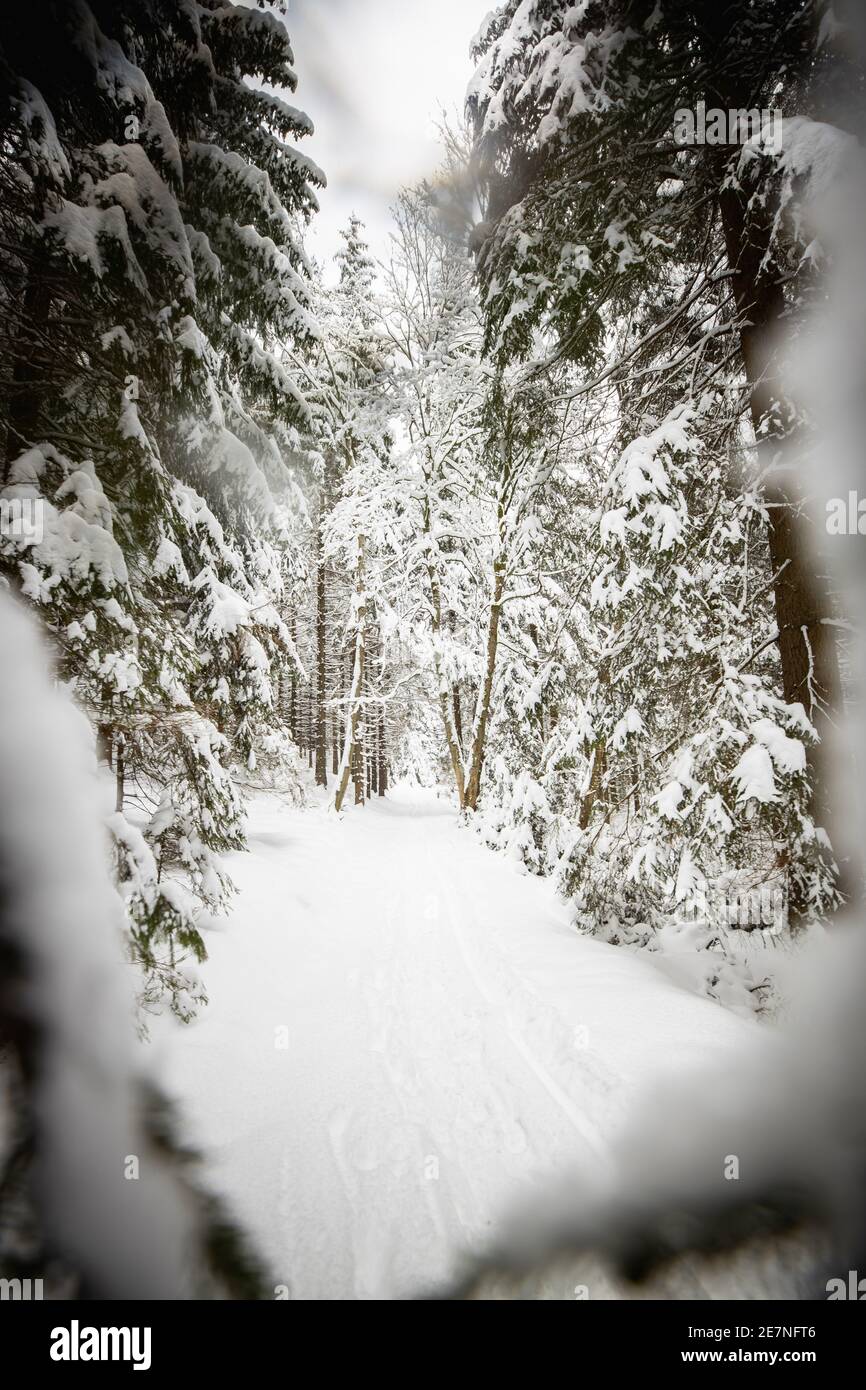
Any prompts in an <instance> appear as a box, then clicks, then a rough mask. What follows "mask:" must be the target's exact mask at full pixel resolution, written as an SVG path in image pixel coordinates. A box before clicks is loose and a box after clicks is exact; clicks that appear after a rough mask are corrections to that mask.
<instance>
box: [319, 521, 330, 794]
mask: <svg viewBox="0 0 866 1390" xmlns="http://www.w3.org/2000/svg"><path fill="white" fill-rule="evenodd" d="M322 552H323V545H322V506H321V505H320V507H319V519H318V525H317V527H316V786H317V787H327V785H328V722H327V721H328V713H327V709H326V707H325V690H326V682H327V661H326V655H327V603H326V598H327V593H326V588H325V560H324V555H323V553H322Z"/></svg>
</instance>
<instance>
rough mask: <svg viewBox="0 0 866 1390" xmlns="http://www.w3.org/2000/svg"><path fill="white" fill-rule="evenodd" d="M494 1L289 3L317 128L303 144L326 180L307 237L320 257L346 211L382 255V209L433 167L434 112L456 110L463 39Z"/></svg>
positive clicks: (465, 73)
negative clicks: (361, 223) (357, 219)
mask: <svg viewBox="0 0 866 1390" xmlns="http://www.w3.org/2000/svg"><path fill="white" fill-rule="evenodd" d="M493 3H494V0H290V3H289V14H288V19H287V21H286V22H287V27H288V30H289V34H290V37H291V40H292V48H293V49H294V53H295V70H296V72H297V74H298V89H297V92H296V93H295V95H294V96H293V97H292V98H291V100H292V101H293V102H294V103H295V105H297V106H300V107H301V108H302V109H303V110H304V111H306V112H307V114H308V115H309V117H310V119H311V120H312V121H313V124H314V125H315V127H316V133H315V135H313V136H311V137H310V138H309V139H306V140H304V141H303V143H302V146H301V148H302V149H304V150H305V151H306V152H307V153H308V154H309V155H310V156H311V157H312V158H313V159H315V160H316V162H317V164H320V165H321V167H322V169H323V170H324V171H325V174H326V175H327V178H328V187H327V189H325V190H324V191H323V192H322V193H321V194H320V198H319V201H320V203H321V207H322V211H321V213H320V214H319V216H318V217H316V218H315V219H314V221H313V224H312V226H311V228H310V231H309V233H308V235H307V246H308V249H309V251H310V252H311V253H312V254H313V255H314V256H316V257H317V258H318V259H320V260H327V259H328V258H330V257H331V256H333V254H334V252H335V251H336V250H337V248H338V246H339V245H340V237H339V228H340V227H342V226H345V224H346V221H347V219H348V216H349V214H350V213H351V212H353V211H354V212H357V214H358V216H359V217H360V218H362V220H363V221H364V222H365V223H366V225H367V229H368V239H369V241H370V244H371V247H372V249H373V251H374V253H375V254H376V255H378V256H383V255H385V253H386V251H387V244H388V230H389V218H388V208H389V207H390V205H391V204H392V203H393V201H394V198H395V196H396V194H397V192H398V191H399V189H400V188H401V187H403V185H404V184H407V183H411V182H414V181H415V180H416V179H418V178H421V177H423V176H424V175H425V174H429V173H432V171H433V169H434V168H435V166H436V164H437V162H438V159H437V150H436V121H437V119H438V117H439V113H440V109H441V108H443V107H444V108H445V110H446V111H447V112H448V113H449V114H453V113H454V112H455V111H461V110H462V107H463V98H464V94H465V91H466V85H467V83H468V81H469V78H470V77H471V75H472V64H471V62H470V59H469V45H470V42H471V40H472V38H473V35H474V34H475V32H476V31H477V29H478V27H479V25H480V24H481V21H482V20H483V18H484V16H485V15H486V14H487V13H488V12H489V11H490V9H491V8H493Z"/></svg>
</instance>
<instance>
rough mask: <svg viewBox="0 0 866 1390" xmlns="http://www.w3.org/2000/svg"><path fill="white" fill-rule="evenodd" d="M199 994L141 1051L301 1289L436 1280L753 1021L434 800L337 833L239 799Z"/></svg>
mask: <svg viewBox="0 0 866 1390" xmlns="http://www.w3.org/2000/svg"><path fill="white" fill-rule="evenodd" d="M249 845H250V851H251V852H250V853H247V854H238V855H235V856H233V857H232V858H231V859H230V863H229V867H230V871H231V873H232V875H233V876H234V878H235V880H236V882H237V883H238V886H239V889H240V893H239V897H238V898H237V900H236V906H235V909H234V911H233V913H232V916H231V918H230V919H228V920H227V921H225V922H222V923H219V924H216V925H215V926H214V927H213V929H212V930H211V931H210V932H209V933H208V937H207V945H208V951H209V956H210V958H209V961H208V962H207V964H206V965H205V966H204V979H205V985H206V989H207V992H208V995H209V997H210V1005H209V1006H208V1007H206V1008H205V1009H203V1010H202V1012H201V1014H200V1016H199V1018H198V1019H197V1020H196V1021H195V1022H193V1023H192V1024H190V1025H188V1026H182V1025H179V1024H177V1023H176V1022H175V1021H173V1020H171V1019H165V1020H161V1021H160V1023H159V1026H158V1027H156V1028H154V1030H153V1044H152V1051H153V1060H154V1063H155V1064H156V1067H157V1071H158V1074H159V1076H160V1078H161V1080H162V1082H163V1084H164V1085H165V1087H166V1089H167V1090H168V1091H169V1093H170V1094H172V1095H173V1096H174V1097H175V1098H176V1100H177V1101H178V1102H179V1104H180V1106H181V1108H182V1113H183V1115H184V1117H185V1125H186V1128H187V1135H186V1137H188V1138H189V1139H191V1140H192V1141H193V1142H194V1143H196V1144H197V1145H198V1146H200V1147H201V1148H202V1150H203V1151H204V1153H205V1155H206V1174H207V1178H208V1180H209V1181H210V1182H211V1183H212V1185H213V1186H214V1187H215V1188H216V1189H217V1190H219V1191H220V1192H221V1193H222V1194H223V1195H224V1196H225V1197H226V1198H227V1199H228V1201H229V1203H230V1205H231V1206H232V1207H233V1209H234V1211H235V1212H236V1214H237V1216H238V1217H239V1219H240V1220H241V1221H242V1222H243V1223H244V1225H245V1226H246V1227H247V1228H248V1230H249V1231H250V1233H251V1235H252V1236H253V1237H254V1239H255V1241H256V1243H257V1245H258V1247H259V1249H260V1251H261V1253H262V1254H263V1256H264V1257H265V1258H266V1260H267V1261H268V1263H269V1266H270V1268H271V1269H272V1270H273V1276H274V1282H275V1285H276V1284H282V1285H287V1286H288V1288H289V1290H290V1293H291V1296H292V1297H294V1298H316V1299H343V1298H393V1297H401V1296H405V1295H408V1294H412V1293H419V1292H425V1291H430V1290H433V1289H435V1288H437V1287H439V1286H441V1284H442V1282H443V1281H444V1280H446V1279H447V1278H448V1277H449V1276H453V1275H454V1273H455V1272H456V1271H457V1270H459V1267H460V1256H461V1252H466V1251H477V1250H478V1249H479V1248H481V1247H482V1246H483V1245H484V1244H485V1243H486V1241H487V1240H488V1239H489V1237H490V1235H491V1233H492V1231H493V1230H494V1229H495V1227H496V1223H497V1220H498V1218H499V1216H500V1215H501V1214H502V1213H503V1212H507V1211H508V1209H509V1208H510V1207H511V1206H512V1205H513V1204H514V1203H516V1202H522V1201H523V1200H525V1199H526V1198H527V1197H528V1196H530V1195H531V1193H532V1192H533V1191H540V1190H541V1189H542V1187H543V1186H544V1185H545V1183H546V1181H547V1180H548V1179H549V1178H550V1176H551V1175H552V1174H555V1173H557V1172H561V1171H562V1170H564V1169H566V1168H568V1169H570V1170H572V1171H573V1173H575V1174H576V1176H577V1181H578V1182H579V1180H580V1173H581V1172H587V1173H589V1172H591V1171H593V1170H595V1169H597V1165H598V1164H599V1163H602V1164H603V1163H604V1161H605V1153H606V1150H607V1147H608V1145H609V1143H610V1141H611V1139H612V1138H613V1137H614V1136H615V1135H616V1133H617V1131H618V1130H619V1128H620V1127H621V1125H622V1123H623V1120H624V1119H625V1118H626V1117H627V1115H628V1112H629V1110H630V1108H631V1103H632V1102H633V1101H634V1100H635V1099H637V1098H639V1097H641V1098H642V1097H645V1096H646V1094H647V1092H648V1090H649V1089H650V1088H651V1085H652V1083H653V1080H654V1079H656V1078H659V1077H665V1076H670V1075H671V1074H672V1073H674V1072H675V1071H683V1070H685V1069H687V1068H692V1067H698V1068H700V1067H704V1066H706V1065H707V1063H708V1062H711V1061H713V1060H715V1061H719V1062H721V1063H722V1065H724V1060H725V1054H726V1053H729V1054H730V1055H731V1056H732V1057H733V1053H734V1050H736V1049H738V1048H739V1047H740V1045H742V1044H743V1043H744V1042H746V1041H747V1040H748V1037H749V1034H750V1032H752V1031H753V1030H755V1029H756V1027H757V1025H756V1024H754V1023H752V1022H750V1021H747V1020H744V1019H742V1018H738V1017H736V1016H734V1015H732V1014H730V1013H728V1012H726V1011H725V1010H724V1009H722V1008H721V1007H719V1006H718V1005H716V1004H714V1003H712V1002H710V1001H709V1000H704V999H700V998H698V997H696V996H694V995H693V994H690V993H689V992H687V991H686V990H685V989H681V988H678V986H677V985H676V984H675V983H674V982H673V981H672V980H671V979H670V978H667V977H666V976H665V975H664V974H663V973H661V972H660V971H659V970H658V969H656V967H655V966H654V965H653V963H652V960H651V959H650V958H646V957H639V956H636V955H633V954H629V953H627V952H626V951H624V950H619V949H617V948H615V947H612V946H607V945H604V944H602V943H599V942H595V941H591V940H588V939H586V938H584V937H582V936H579V935H577V934H576V933H575V932H574V930H573V929H572V928H571V927H570V926H569V924H568V920H567V916H566V912H565V909H564V907H563V906H562V905H561V904H560V903H558V902H557V900H556V898H555V896H554V894H553V892H552V890H551V888H550V885H549V883H547V882H545V881H543V880H541V879H537V878H534V877H530V876H527V875H523V874H521V873H519V872H518V871H517V870H516V869H515V867H514V866H513V865H512V864H511V863H509V861H508V860H506V859H505V858H504V857H503V856H501V855H497V854H495V853H493V852H492V851H491V850H488V849H486V848H484V847H483V846H482V845H481V844H479V842H478V841H477V840H476V839H475V838H474V837H473V836H472V835H471V834H470V833H468V832H467V831H466V830H465V829H462V828H461V827H460V826H459V825H458V824H457V820H456V815H455V813H454V812H453V810H451V809H450V808H449V807H448V806H447V805H446V803H445V802H440V801H437V800H436V798H435V797H434V796H432V795H431V794H429V793H419V792H416V791H413V792H409V791H407V790H401V789H398V790H397V791H396V792H395V793H393V794H392V796H391V797H389V799H388V800H386V801H377V800H374V801H373V802H372V803H370V804H368V805H367V806H365V807H364V808H363V809H359V810H355V809H354V808H353V809H350V810H349V811H348V813H347V814H345V816H344V818H343V819H342V820H341V819H338V818H336V817H335V816H333V815H332V814H330V813H328V812H327V811H326V810H324V809H323V808H313V809H303V810H302V809H297V808H295V807H292V806H289V805H287V804H286V803H284V802H283V801H281V800H280V798H278V797H276V796H265V795H260V796H258V797H257V798H256V799H254V800H253V802H252V804H251V807H250V820H249Z"/></svg>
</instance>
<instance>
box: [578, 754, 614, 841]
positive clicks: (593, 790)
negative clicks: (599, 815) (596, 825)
mask: <svg viewBox="0 0 866 1390" xmlns="http://www.w3.org/2000/svg"><path fill="white" fill-rule="evenodd" d="M606 761H607V755H606V748H605V742H604V739H603V738H600V739H599V740H598V742H597V743H596V745H595V749H594V751H593V755H592V772H591V773H590V778H589V786H588V787H587V789H586V792H585V793H584V795H583V797H582V798H581V802H580V816H579V818H578V825H579V826H580V828H581V830H585V829H586V827H587V826H588V825H589V822H590V821H591V820H592V813H593V811H594V810H595V805H596V802H597V801H598V798H599V793H600V792H601V783H602V778H603V777H604V769H605V764H606Z"/></svg>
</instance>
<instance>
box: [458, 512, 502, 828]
mask: <svg viewBox="0 0 866 1390" xmlns="http://www.w3.org/2000/svg"><path fill="white" fill-rule="evenodd" d="M500 529H501V518H500ZM504 593H505V556H504V554H503V552H502V549H501V541H500V551H499V554H498V555H497V557H496V559H495V561H494V563H493V596H492V598H491V601H490V617H489V619H488V624H487V655H486V660H485V664H484V679H483V681H482V684H481V689H480V691H479V694H478V706H477V708H476V711H475V723H474V726H473V731H472V757H471V761H470V765H469V777H468V779H467V782H466V797H465V806H466V809H467V810H469V811H475V810H477V808H478V797H479V795H480V792H481V774H482V771H483V768H484V753H485V745H486V740H487V725H488V722H489V719H490V702H491V699H492V696H493V677H494V675H495V672H496V653H497V649H498V646H499V619H500V614H501V611H502V599H503V596H504Z"/></svg>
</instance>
